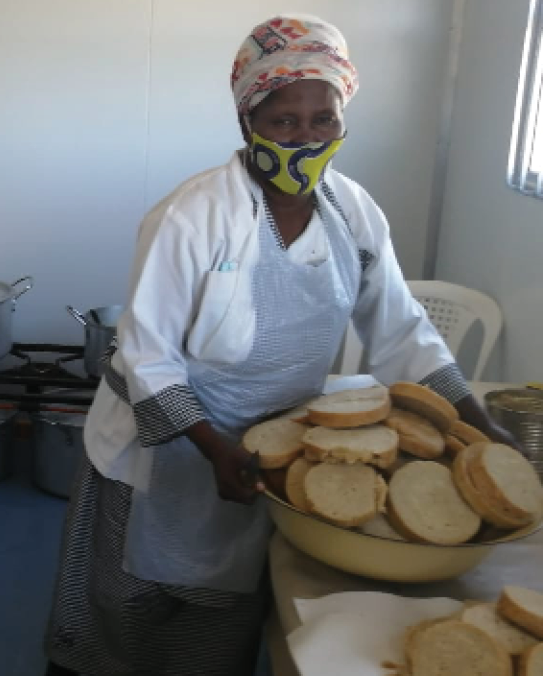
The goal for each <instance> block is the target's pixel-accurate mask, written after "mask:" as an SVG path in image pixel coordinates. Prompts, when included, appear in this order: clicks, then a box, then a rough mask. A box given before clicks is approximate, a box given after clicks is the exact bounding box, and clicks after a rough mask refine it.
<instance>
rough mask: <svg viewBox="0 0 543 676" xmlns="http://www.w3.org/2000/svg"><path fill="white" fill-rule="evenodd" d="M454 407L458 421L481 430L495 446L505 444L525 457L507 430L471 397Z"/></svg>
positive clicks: (522, 450)
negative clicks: (458, 415) (458, 416)
mask: <svg viewBox="0 0 543 676" xmlns="http://www.w3.org/2000/svg"><path fill="white" fill-rule="evenodd" d="M455 407H456V409H457V411H458V413H459V414H460V419H461V420H463V421H464V422H466V423H468V424H470V425H473V427H476V428H477V429H478V430H481V432H483V433H484V434H486V435H487V437H489V439H491V440H492V441H495V442H496V443H497V444H506V445H507V446H511V447H512V448H514V449H516V450H517V451H518V452H519V453H522V454H523V455H526V451H525V450H524V448H523V447H522V444H520V443H519V442H518V441H517V440H516V439H515V437H514V436H513V435H512V434H511V433H510V432H508V431H507V430H505V429H503V427H500V425H498V423H496V422H495V421H494V420H493V419H492V418H491V417H490V416H489V415H488V413H487V412H486V411H485V409H484V408H483V407H482V406H481V405H480V404H479V403H478V402H477V400H476V399H475V397H474V396H473V395H469V396H467V397H464V398H463V399H461V400H460V401H458V402H456V404H455Z"/></svg>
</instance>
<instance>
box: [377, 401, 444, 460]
mask: <svg viewBox="0 0 543 676" xmlns="http://www.w3.org/2000/svg"><path fill="white" fill-rule="evenodd" d="M384 424H385V425H386V426H387V427H390V428H391V429H393V430H396V432H397V433H398V436H399V438H400V442H399V444H400V449H401V450H402V451H405V452H406V453H410V454H411V455H414V456H416V457H418V458H424V459H426V460H432V459H434V458H439V456H440V455H443V451H444V450H445V440H444V438H443V435H442V434H441V432H440V431H439V430H438V429H437V428H436V427H435V426H434V425H432V423H431V422H429V421H428V420H426V418H423V417H422V416H420V415H418V414H417V413H412V412H411V411H405V410H403V409H401V408H395V407H393V408H392V410H391V411H390V413H389V415H388V417H387V418H386V419H385V420H384Z"/></svg>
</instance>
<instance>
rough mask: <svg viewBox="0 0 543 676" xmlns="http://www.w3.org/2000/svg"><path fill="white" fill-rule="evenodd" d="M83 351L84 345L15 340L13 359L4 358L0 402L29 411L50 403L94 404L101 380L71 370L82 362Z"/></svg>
mask: <svg viewBox="0 0 543 676" xmlns="http://www.w3.org/2000/svg"><path fill="white" fill-rule="evenodd" d="M83 351H84V348H83V346H81V345H58V344H47V343H14V344H13V346H12V348H11V351H10V353H9V354H10V359H9V360H8V358H7V357H6V358H4V359H0V401H4V402H13V403H12V407H13V408H16V409H19V410H26V411H28V410H37V409H39V408H40V407H42V406H43V405H47V404H49V403H58V404H79V405H89V404H91V403H92V400H93V398H94V393H95V390H96V387H97V386H98V383H99V382H100V381H99V379H98V378H95V377H93V376H87V375H85V376H81V375H78V373H76V372H75V371H76V370H77V369H72V370H70V369H69V366H70V365H73V366H76V367H77V366H79V365H80V364H79V362H81V361H82V360H83ZM3 362H4V363H6V367H5V368H3ZM8 362H9V365H8ZM79 370H81V369H79ZM10 408H11V406H10Z"/></svg>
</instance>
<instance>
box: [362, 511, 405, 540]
mask: <svg viewBox="0 0 543 676" xmlns="http://www.w3.org/2000/svg"><path fill="white" fill-rule="evenodd" d="M360 532H361V533H364V534H365V535H375V536H376V537H378V538H384V539H385V540H402V541H404V542H405V538H404V537H403V536H402V535H400V533H398V531H396V530H394V528H392V526H391V525H390V522H389V521H388V519H387V517H386V516H385V515H384V514H377V516H374V517H373V519H371V521H366V523H363V524H362V525H361V526H360Z"/></svg>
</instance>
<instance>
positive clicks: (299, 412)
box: [281, 397, 319, 424]
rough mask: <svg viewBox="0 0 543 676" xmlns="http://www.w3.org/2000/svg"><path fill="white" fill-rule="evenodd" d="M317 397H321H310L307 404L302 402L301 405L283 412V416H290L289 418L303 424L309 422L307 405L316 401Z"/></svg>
mask: <svg viewBox="0 0 543 676" xmlns="http://www.w3.org/2000/svg"><path fill="white" fill-rule="evenodd" d="M317 399H319V397H315V398H314V399H310V401H308V402H306V403H305V404H301V405H300V406H296V407H295V408H291V409H289V410H288V411H285V412H284V413H282V414H281V418H289V420H294V422H298V423H302V424H307V423H309V416H308V414H307V406H308V404H309V403H310V402H312V401H316V400H317Z"/></svg>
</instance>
